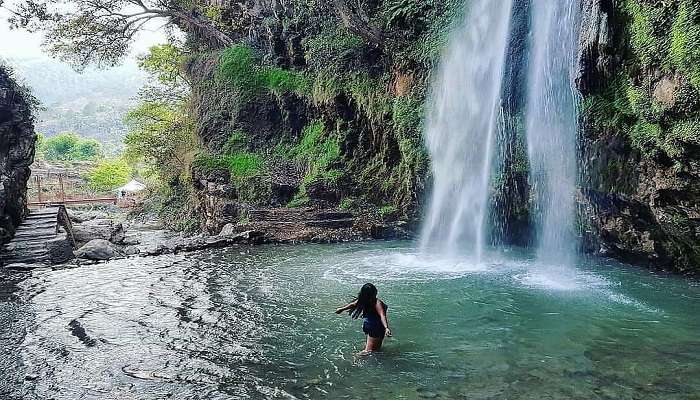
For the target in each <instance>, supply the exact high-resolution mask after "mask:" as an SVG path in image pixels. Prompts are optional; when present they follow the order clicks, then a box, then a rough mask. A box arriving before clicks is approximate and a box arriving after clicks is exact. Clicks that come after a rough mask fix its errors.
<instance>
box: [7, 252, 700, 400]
mask: <svg viewBox="0 0 700 400" xmlns="http://www.w3.org/2000/svg"><path fill="white" fill-rule="evenodd" d="M486 259H490V260H491V261H489V262H486V263H483V264H480V265H474V264H472V263H470V262H469V261H467V260H466V259H464V260H462V259H452V260H436V259H431V258H429V257H423V256H420V255H418V254H417V252H416V251H415V250H414V249H413V247H412V245H411V244H410V243H401V242H378V243H364V244H348V245H303V246H277V247H273V246H263V247H256V248H250V249H247V250H242V249H226V250H216V251H208V252H201V253H193V254H187V255H171V256H162V257H156V258H143V259H131V260H120V261H114V262H110V263H107V264H101V265H96V266H89V267H81V268H75V269H65V270H58V271H37V272H35V273H34V274H33V275H31V276H27V277H25V279H23V280H21V281H19V282H18V283H16V284H15V285H14V286H11V285H9V284H5V286H3V293H4V294H3V295H2V297H1V298H2V301H0V315H2V317H1V318H2V319H3V320H2V321H0V322H2V323H1V324H0V336H1V338H0V346H1V347H2V352H3V354H2V355H3V357H2V360H1V361H0V378H2V379H1V380H0V382H3V383H2V387H0V394H3V395H4V396H0V397H2V398H25V399H33V398H36V399H45V398H54V399H80V398H84V399H238V398H252V399H263V398H283V399H287V398H289V399H291V398H300V399H304V398H310V399H317V398H327V399H345V398H347V399H355V398H357V399H422V398H438V399H698V398H700V397H699V396H700V395H699V394H700V319H698V311H700V285H699V284H698V282H696V281H692V280H687V279H684V278H679V277H675V276H665V275H658V274H655V273H652V272H649V271H646V270H643V269H639V268H634V267H629V266H624V265H620V264H616V263H614V262H612V261H606V260H597V259H591V260H588V261H585V262H582V263H581V265H579V266H578V267H576V268H573V269H564V268H550V267H541V266H537V265H535V264H533V262H532V261H531V258H530V257H529V256H528V255H527V254H521V253H517V252H511V253H505V254H498V255H494V254H492V255H490V256H488V257H486ZM366 281H372V282H374V283H375V284H376V285H377V286H378V287H379V290H380V297H382V298H383V299H384V300H385V301H386V302H387V303H388V304H389V320H390V323H391V325H392V329H393V331H394V338H390V339H388V340H387V341H386V343H385V350H384V351H383V352H382V353H379V354H376V355H373V356H370V357H368V358H356V357H355V356H354V354H355V353H356V352H357V351H359V350H360V349H361V348H362V346H363V344H364V343H363V341H364V337H363V336H362V333H361V327H360V322H359V321H352V320H351V319H350V318H348V317H347V316H338V315H335V314H334V313H333V310H334V309H335V307H337V306H339V305H341V304H342V303H344V302H345V301H347V300H349V299H350V298H351V297H352V295H353V294H354V293H355V292H356V291H357V290H358V289H359V286H360V285H361V284H363V283H365V282H366Z"/></svg>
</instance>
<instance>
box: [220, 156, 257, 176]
mask: <svg viewBox="0 0 700 400" xmlns="http://www.w3.org/2000/svg"><path fill="white" fill-rule="evenodd" d="M226 162H227V164H228V168H229V171H231V174H233V175H234V176H237V177H250V176H255V175H257V174H258V173H259V172H260V171H261V169H262V167H263V164H264V161H263V159H262V157H260V156H259V155H257V154H254V153H236V154H232V155H230V156H227V157H226Z"/></svg>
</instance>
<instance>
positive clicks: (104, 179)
mask: <svg viewBox="0 0 700 400" xmlns="http://www.w3.org/2000/svg"><path fill="white" fill-rule="evenodd" d="M132 171H133V170H132V168H131V167H130V166H129V164H127V163H126V161H124V160H122V159H115V160H105V161H102V162H100V163H99V164H98V165H97V166H96V167H94V168H93V169H92V170H91V171H90V172H89V173H88V175H87V181H88V184H89V185H90V188H92V189H93V190H95V191H108V190H112V189H115V188H117V187H119V186H121V185H124V184H125V183H127V182H128V181H129V179H130V178H131V174H132Z"/></svg>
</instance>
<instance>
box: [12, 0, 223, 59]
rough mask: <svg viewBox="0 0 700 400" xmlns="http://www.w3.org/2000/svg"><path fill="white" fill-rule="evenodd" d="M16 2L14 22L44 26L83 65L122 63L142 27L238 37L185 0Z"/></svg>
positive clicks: (214, 41)
mask: <svg viewBox="0 0 700 400" xmlns="http://www.w3.org/2000/svg"><path fill="white" fill-rule="evenodd" d="M0 3H2V1H1V0H0ZM10 7H11V6H7V5H5V8H7V9H8V10H9V11H10V13H11V14H12V17H11V18H10V24H11V25H12V26H13V27H15V28H17V27H19V28H24V29H28V30H30V31H36V30H44V31H45V32H46V35H45V39H44V46H45V47H46V48H47V50H48V51H49V52H50V53H51V54H53V55H55V56H57V57H59V58H60V59H62V60H63V61H66V62H68V63H70V64H72V65H73V66H74V67H75V68H77V69H83V68H85V67H86V66H87V65H90V64H94V65H97V66H98V67H111V66H114V65H117V64H118V63H119V62H120V61H121V60H122V59H123V57H124V56H125V55H127V54H128V53H129V50H130V48H131V45H132V44H133V43H134V41H135V39H136V37H137V36H138V34H139V33H140V32H142V31H144V30H146V29H151V28H157V27H158V26H164V27H165V28H166V29H172V28H175V27H177V28H179V29H180V30H182V31H184V32H187V33H189V34H192V35H195V36H197V37H198V38H200V39H201V42H202V43H204V44H207V45H209V46H211V47H213V48H221V47H226V46H229V45H230V44H231V43H232V41H231V39H230V38H229V37H228V36H227V35H226V34H224V33H223V32H222V31H221V30H219V29H218V27H217V26H216V25H215V24H214V23H213V22H212V21H211V20H210V19H209V18H208V17H207V16H206V15H205V14H204V12H202V10H199V9H198V8H196V5H195V4H193V3H192V2H189V1H184V0H68V1H66V0H19V1H18V2H17V3H16V4H15V5H14V6H12V8H10ZM154 24H155V25H154Z"/></svg>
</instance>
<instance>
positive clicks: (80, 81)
mask: <svg viewBox="0 0 700 400" xmlns="http://www.w3.org/2000/svg"><path fill="white" fill-rule="evenodd" d="M6 62H7V63H8V64H9V65H10V66H11V67H12V68H13V69H14V71H15V75H16V76H17V78H19V80H20V81H23V82H24V83H25V84H26V85H27V86H29V87H30V88H31V89H32V92H33V93H34V95H35V96H36V97H37V99H38V100H39V101H40V102H41V107H42V110H41V111H40V112H39V113H38V116H37V127H36V128H37V132H41V133H44V134H45V135H47V136H52V135H55V134H57V133H60V132H65V131H72V132H76V133H78V134H80V135H82V136H86V137H92V138H95V139H97V140H99V141H101V142H103V143H105V144H115V145H118V144H120V143H121V139H122V137H123V136H124V134H125V133H126V127H125V126H124V124H123V122H122V119H123V117H124V115H125V114H126V112H127V111H128V110H129V108H131V107H133V106H134V105H135V103H136V99H135V97H136V95H137V93H138V91H139V89H140V88H141V87H142V86H143V83H144V80H145V75H144V74H143V73H142V72H141V71H139V69H138V67H137V66H136V65H135V64H134V63H133V62H131V63H130V64H126V65H123V66H120V67H116V68H112V69H109V70H104V71H97V70H86V71H85V72H83V73H77V72H75V71H74V70H73V69H71V68H70V67H69V66H68V65H66V64H64V63H61V62H59V61H56V60H53V59H50V58H45V57H34V58H10V59H7V60H6Z"/></svg>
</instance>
